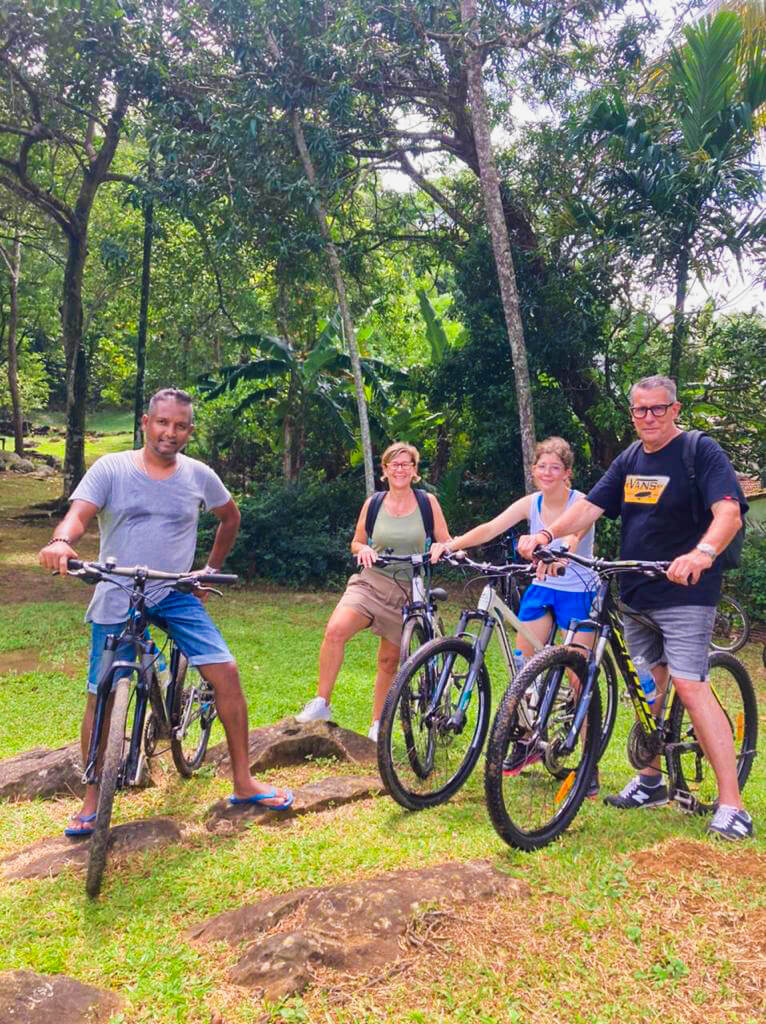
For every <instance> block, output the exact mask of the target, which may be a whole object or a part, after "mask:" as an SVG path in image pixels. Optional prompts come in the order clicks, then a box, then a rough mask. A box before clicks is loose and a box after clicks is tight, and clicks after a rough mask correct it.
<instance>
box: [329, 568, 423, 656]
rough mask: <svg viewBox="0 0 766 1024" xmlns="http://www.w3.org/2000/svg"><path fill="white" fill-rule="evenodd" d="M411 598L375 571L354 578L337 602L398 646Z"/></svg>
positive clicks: (397, 585)
mask: <svg viewBox="0 0 766 1024" xmlns="http://www.w3.org/2000/svg"><path fill="white" fill-rule="evenodd" d="M408 596H409V593H408V591H407V590H403V589H402V585H400V584H397V583H394V581H393V580H392V579H389V578H388V576H384V575H383V574H382V573H380V572H376V571H375V570H374V569H362V571H361V572H360V573H356V574H355V575H353V576H352V577H351V578H350V579H349V581H348V583H347V585H346V590H345V592H344V594H343V597H341V599H340V601H338V608H353V610H354V611H355V612H359V614H360V615H365V616H366V617H367V618H368V619H369V620H370V630H371V632H373V633H375V635H376V636H382V637H384V638H385V639H386V640H388V641H389V642H390V643H392V644H393V645H394V646H395V647H398V646H399V643H400V641H401V639H402V605H403V604H404V603H405V601H406V600H407V598H408Z"/></svg>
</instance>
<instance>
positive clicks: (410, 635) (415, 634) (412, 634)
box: [399, 615, 430, 666]
mask: <svg viewBox="0 0 766 1024" xmlns="http://www.w3.org/2000/svg"><path fill="white" fill-rule="evenodd" d="M429 639H430V637H429V635H428V632H427V629H426V624H425V622H424V621H423V619H422V618H421V617H420V616H419V615H417V616H415V617H413V618H411V619H407V621H406V622H405V623H404V627H403V628H402V639H401V642H400V644H399V665H400V666H401V665H403V664H404V663H405V661H406V660H407V659H408V658H411V657H412V655H413V654H414V653H415V651H416V650H417V649H418V648H419V647H422V646H423V644H424V643H426V641H427V640H429Z"/></svg>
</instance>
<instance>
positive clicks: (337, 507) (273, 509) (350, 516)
mask: <svg viewBox="0 0 766 1024" xmlns="http://www.w3.org/2000/svg"><path fill="white" fill-rule="evenodd" d="M363 501H364V484H363V483H362V480H361V478H357V477H356V476H348V477H342V478H339V479H337V480H333V481H332V482H331V483H326V482H324V481H321V480H317V479H308V480H302V481H300V482H299V483H296V484H285V483H283V482H276V481H275V482H272V483H268V484H264V485H263V486H262V487H260V488H259V489H258V492H257V493H256V494H254V495H249V496H245V497H242V498H241V499H239V500H238V504H239V510H240V512H241V514H242V523H241V526H240V531H239V535H238V537H237V540H236V543H235V545H234V548H233V549H232V552H231V554H230V555H229V557H228V559H227V561H226V569H227V570H228V571H230V572H236V573H239V574H240V575H241V576H245V577H247V578H250V579H252V578H260V579H266V580H270V581H272V582H274V583H280V584H283V585H285V586H291V587H300V586H307V585H309V586H335V585H339V584H341V583H342V582H343V581H344V580H345V579H346V577H347V576H348V575H349V573H350V572H351V571H352V568H353V563H352V561H351V553H350V550H349V544H350V543H351V537H352V535H353V532H354V526H355V524H356V520H357V516H358V515H359V509H360V508H361V506H362V503H363ZM216 525H217V524H216V521H215V519H214V517H212V516H208V517H206V518H205V520H204V521H203V524H202V528H201V530H200V545H199V548H200V556H201V557H202V558H204V557H206V555H207V554H208V552H209V551H210V545H211V544H212V540H213V534H214V533H215V528H216Z"/></svg>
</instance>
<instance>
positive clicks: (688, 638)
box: [623, 604, 715, 682]
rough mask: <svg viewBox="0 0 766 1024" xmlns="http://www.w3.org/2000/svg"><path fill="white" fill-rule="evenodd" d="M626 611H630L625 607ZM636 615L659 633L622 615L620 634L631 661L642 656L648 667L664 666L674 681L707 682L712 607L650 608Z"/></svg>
mask: <svg viewBox="0 0 766 1024" xmlns="http://www.w3.org/2000/svg"><path fill="white" fill-rule="evenodd" d="M625 608H626V610H631V609H628V608H627V605H626V606H625ZM637 614H641V615H643V616H644V618H647V619H651V621H652V622H653V623H654V624H655V625H656V626H657V627H658V629H659V630H660V632H659V633H655V632H654V630H653V629H651V628H650V627H649V626H647V625H646V624H644V623H643V622H639V621H636V619H632V618H631V617H630V616H629V615H624V616H623V624H624V626H623V631H624V634H625V642H626V644H627V645H628V650H629V651H630V656H631V658H633V659H635V658H637V657H638V656H640V655H643V657H644V658H646V660H647V661H648V663H649V665H650V666H651V668H654V666H655V665H667V666H668V669H669V670H670V674H671V676H673V677H675V678H676V679H695V680H700V681H702V682H704V681H705V680H707V675H708V656H709V653H710V638H711V637H712V635H713V623H714V621H715V608H713V607H711V606H709V605H702V604H687V605H683V606H682V607H678V608H652V609H651V610H650V611H643V612H640V613H637Z"/></svg>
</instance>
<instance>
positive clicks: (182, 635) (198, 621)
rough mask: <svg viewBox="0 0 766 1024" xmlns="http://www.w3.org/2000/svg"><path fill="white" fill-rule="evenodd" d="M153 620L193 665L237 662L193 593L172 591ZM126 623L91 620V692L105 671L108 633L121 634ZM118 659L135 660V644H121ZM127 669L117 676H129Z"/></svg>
mask: <svg viewBox="0 0 766 1024" xmlns="http://www.w3.org/2000/svg"><path fill="white" fill-rule="evenodd" d="M149 621H150V622H151V623H153V624H154V625H157V626H159V627H160V628H161V629H164V630H165V632H166V633H168V634H169V635H170V636H171V637H172V638H173V639H174V640H175V642H176V643H177V644H178V646H179V647H180V649H181V650H182V651H183V653H184V654H185V655H186V657H187V658H188V659H189V664H190V665H198V666H199V665H217V664H221V663H224V662H228V661H234V658H233V657H232V655H231V651H230V650H229V648H228V647H227V646H226V641H225V640H224V638H223V637H222V636H221V632H220V630H219V629H218V627H217V626H216V624H215V623H214V622H213V620H212V619H211V618H210V616H209V615H208V613H207V611H206V609H205V606H204V605H203V604H202V602H201V601H199V600H198V599H197V598H196V597H194V596H193V595H192V594H179V593H178V591H176V590H171V592H170V593H169V594H166V595H165V597H163V599H162V600H161V601H159V602H158V603H157V604H156V605H154V606H153V607H152V609H151V611H150V612H149ZM124 625H125V623H124V622H111V623H101V622H92V623H91V640H90V664H89V667H88V691H89V692H90V693H95V692H96V690H97V689H98V678H99V675H100V674H101V671H100V670H101V656H102V654H103V653H104V644H105V643H106V638H107V637H108V636H111V635H114V634H115V633H119V632H120V630H121V629H122V627H123V626H124ZM115 660H117V661H135V660H136V659H135V655H134V652H133V648H132V644H127V643H126V644H121V645H120V646H119V647H118V648H117V651H116V652H115ZM128 674H129V673H128V672H127V670H126V671H125V672H121V673H119V674H118V675H117V676H116V677H115V682H116V681H117V679H119V678H120V677H121V676H125V675H128Z"/></svg>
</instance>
